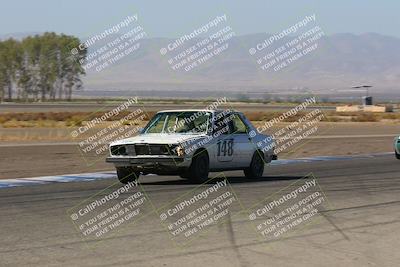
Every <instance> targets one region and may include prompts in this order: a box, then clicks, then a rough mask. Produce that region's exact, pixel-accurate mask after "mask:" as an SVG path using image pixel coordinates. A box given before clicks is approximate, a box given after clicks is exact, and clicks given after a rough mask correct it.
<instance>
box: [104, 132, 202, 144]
mask: <svg viewBox="0 0 400 267" xmlns="http://www.w3.org/2000/svg"><path fill="white" fill-rule="evenodd" d="M203 137H206V135H205V134H159V133H157V134H156V133H154V134H140V135H137V136H135V137H130V138H126V139H121V140H118V141H115V142H112V143H111V144H110V145H122V144H179V143H182V142H187V141H189V140H195V139H201V138H203Z"/></svg>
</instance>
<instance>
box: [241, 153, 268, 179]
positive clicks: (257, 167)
mask: <svg viewBox="0 0 400 267" xmlns="http://www.w3.org/2000/svg"><path fill="white" fill-rule="evenodd" d="M264 164H265V163H264V160H263V158H262V153H261V152H259V151H256V152H254V155H253V158H252V159H251V163H250V166H249V167H248V168H246V169H244V170H243V172H244V175H245V176H246V178H260V177H261V176H262V175H263V173H264Z"/></svg>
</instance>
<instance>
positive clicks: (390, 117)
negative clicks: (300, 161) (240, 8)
mask: <svg viewBox="0 0 400 267" xmlns="http://www.w3.org/2000/svg"><path fill="white" fill-rule="evenodd" d="M129 113H130V112H129V111H124V112H121V113H120V114H118V115H117V116H113V117H111V118H109V119H107V121H115V120H119V119H121V118H123V117H124V116H126V115H128V114H129ZM283 113H284V112H276V111H275V112H274V111H268V112H264V111H257V112H245V113H244V114H245V115H246V117H247V118H248V119H249V120H250V121H254V122H257V121H269V120H272V119H274V118H277V117H279V116H280V115H282V114H283ZM323 113H324V115H325V116H324V118H323V120H322V121H327V122H380V121H393V122H397V121H400V113H363V112H349V113H337V112H335V111H327V112H323ZM103 114H104V112H37V113H32V112H18V113H1V114H0V126H2V127H4V128H29V127H73V126H80V125H82V123H83V122H84V121H90V120H92V119H94V118H98V117H101V116H102V115H103ZM154 114H155V112H148V113H146V114H145V115H146V118H145V120H149V118H151V117H153V116H154ZM305 114H306V112H299V113H298V114H296V115H295V116H291V117H289V118H287V119H286V120H284V121H283V122H293V121H297V120H298V119H299V118H301V117H302V116H304V115H305Z"/></svg>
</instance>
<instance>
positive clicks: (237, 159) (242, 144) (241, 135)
mask: <svg viewBox="0 0 400 267" xmlns="http://www.w3.org/2000/svg"><path fill="white" fill-rule="evenodd" d="M230 124H231V132H232V134H231V136H232V138H233V143H234V150H233V161H232V163H233V164H234V166H236V167H241V168H243V167H248V166H249V165H250V162H251V159H252V157H253V153H254V151H255V149H254V144H253V143H252V141H251V138H250V136H249V128H248V126H247V125H246V123H245V122H244V121H243V119H242V117H241V116H240V114H238V113H235V114H234V116H233V118H232V120H231V122H230Z"/></svg>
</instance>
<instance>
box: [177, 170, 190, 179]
mask: <svg viewBox="0 0 400 267" xmlns="http://www.w3.org/2000/svg"><path fill="white" fill-rule="evenodd" d="M179 177H181V178H182V179H189V178H190V174H189V171H188V170H186V171H184V172H181V173H180V174H179Z"/></svg>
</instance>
